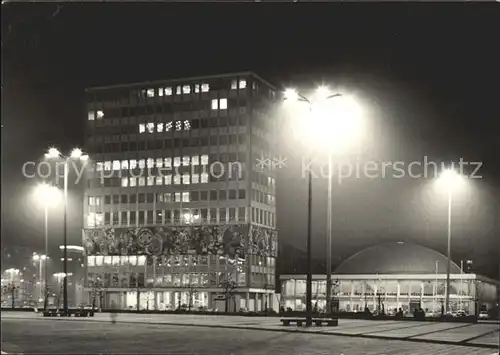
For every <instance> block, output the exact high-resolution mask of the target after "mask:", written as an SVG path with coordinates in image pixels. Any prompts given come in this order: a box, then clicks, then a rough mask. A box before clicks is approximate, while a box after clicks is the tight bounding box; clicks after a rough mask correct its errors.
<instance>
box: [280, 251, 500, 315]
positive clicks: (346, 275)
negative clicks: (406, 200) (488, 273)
mask: <svg viewBox="0 0 500 355" xmlns="http://www.w3.org/2000/svg"><path fill="white" fill-rule="evenodd" d="M446 264H447V258H446V257H445V256H443V255H442V254H440V253H438V252H436V251H434V250H432V249H429V248H425V247H422V246H419V245H413V244H408V243H389V244H382V245H377V246H374V247H370V248H367V249H365V250H363V251H361V252H359V253H357V254H355V255H353V256H352V257H350V258H348V259H346V260H345V261H344V262H343V263H342V264H341V265H340V266H339V267H338V268H337V269H336V270H335V272H334V274H333V280H334V281H335V287H334V292H333V294H334V297H335V300H336V301H337V302H336V303H337V309H338V310H339V311H341V312H362V311H364V309H365V307H368V308H369V309H370V311H371V312H374V311H377V310H379V311H380V310H381V309H382V308H383V309H384V311H385V313H389V314H391V313H395V312H396V311H397V310H398V309H399V308H402V309H403V310H404V311H407V312H410V313H411V311H412V310H413V309H415V308H419V307H422V309H424V310H426V312H427V313H432V312H434V313H437V314H439V313H440V312H441V309H442V307H443V306H444V302H445V285H446ZM450 279H451V289H450V310H451V311H452V312H453V311H459V310H463V311H465V312H466V313H468V314H476V313H477V312H478V311H481V310H488V309H493V308H494V307H495V304H496V302H497V292H498V288H499V287H500V282H499V281H496V280H492V279H489V278H487V277H484V276H481V275H477V274H474V273H465V272H464V271H463V270H461V269H460V267H459V266H457V265H456V264H455V263H452V268H451V273H450ZM280 281H281V289H282V299H283V304H282V305H283V306H284V307H285V308H291V309H292V310H305V307H306V304H305V292H306V276H305V275H280ZM312 290H313V307H315V306H316V305H317V308H318V309H322V308H324V307H325V303H326V300H325V294H326V276H325V275H313V284H312Z"/></svg>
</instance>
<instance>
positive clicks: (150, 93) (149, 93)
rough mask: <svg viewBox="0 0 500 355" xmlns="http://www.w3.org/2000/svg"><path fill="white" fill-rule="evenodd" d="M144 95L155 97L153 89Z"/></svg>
mask: <svg viewBox="0 0 500 355" xmlns="http://www.w3.org/2000/svg"><path fill="white" fill-rule="evenodd" d="M146 93H147V95H148V97H155V89H148V90H147V92H146Z"/></svg>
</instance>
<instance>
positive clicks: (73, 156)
mask: <svg viewBox="0 0 500 355" xmlns="http://www.w3.org/2000/svg"><path fill="white" fill-rule="evenodd" d="M45 157H46V158H47V159H63V161H64V221H63V224H64V235H63V238H64V243H63V244H64V254H63V256H64V260H63V274H64V284H63V297H64V314H65V315H67V314H68V277H67V274H68V260H67V259H68V251H67V246H68V223H67V209H68V170H69V161H70V160H80V161H87V160H88V159H89V156H88V155H86V154H83V152H82V150H81V149H80V148H75V149H73V150H72V151H71V153H70V155H69V156H64V155H62V154H61V152H60V151H59V150H58V149H57V148H54V147H52V148H49V150H48V152H47V153H46V154H45Z"/></svg>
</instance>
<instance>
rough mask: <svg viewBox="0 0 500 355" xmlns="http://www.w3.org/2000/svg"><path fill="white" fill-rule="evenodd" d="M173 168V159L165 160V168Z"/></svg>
mask: <svg viewBox="0 0 500 355" xmlns="http://www.w3.org/2000/svg"><path fill="white" fill-rule="evenodd" d="M171 167H172V158H165V168H171Z"/></svg>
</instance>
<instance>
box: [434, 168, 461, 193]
mask: <svg viewBox="0 0 500 355" xmlns="http://www.w3.org/2000/svg"><path fill="white" fill-rule="evenodd" d="M438 183H439V185H440V186H441V187H443V188H444V189H446V190H448V191H451V190H454V189H456V188H457V187H459V186H460V185H462V184H463V183H464V177H463V176H462V175H460V174H459V173H458V172H456V171H455V170H454V169H446V170H444V171H443V172H442V173H441V175H440V176H439V178H438Z"/></svg>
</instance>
